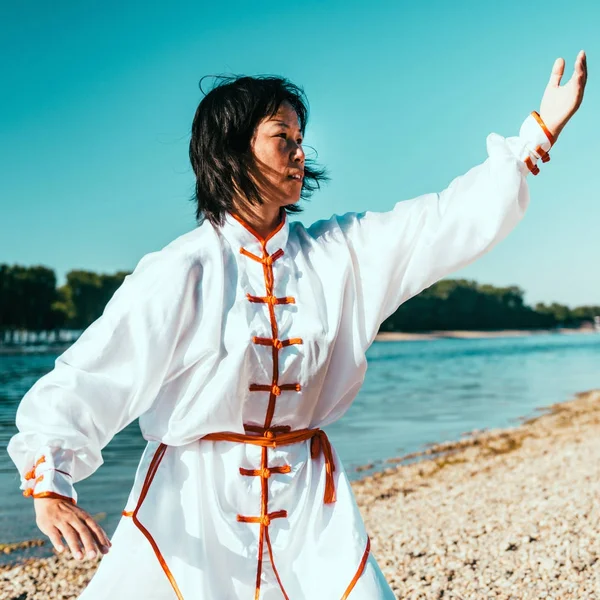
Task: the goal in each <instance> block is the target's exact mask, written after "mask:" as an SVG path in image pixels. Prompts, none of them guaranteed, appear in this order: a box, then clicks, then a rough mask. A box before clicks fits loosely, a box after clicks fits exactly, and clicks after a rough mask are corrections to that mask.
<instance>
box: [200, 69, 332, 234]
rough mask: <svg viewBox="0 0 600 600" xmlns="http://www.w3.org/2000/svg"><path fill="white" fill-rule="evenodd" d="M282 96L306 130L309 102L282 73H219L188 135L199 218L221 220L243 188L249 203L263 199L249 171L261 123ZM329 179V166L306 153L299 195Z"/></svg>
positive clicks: (305, 195) (292, 206)
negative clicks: (253, 145)
mask: <svg viewBox="0 0 600 600" xmlns="http://www.w3.org/2000/svg"><path fill="white" fill-rule="evenodd" d="M200 83H201V84H202V81H201V82H200ZM283 102H289V103H290V104H291V105H292V108H293V109H294V111H295V112H296V114H297V115H298V121H299V124H300V130H301V131H302V134H304V130H305V128H306V123H307V120H308V103H307V100H306V96H305V94H304V92H303V90H302V89H301V88H299V87H298V86H296V85H294V84H293V83H291V82H290V81H288V80H287V79H284V78H282V77H268V76H261V77H247V76H240V77H236V76H231V77H226V76H220V77H217V78H216V82H215V85H214V87H213V88H212V89H211V90H210V91H209V92H208V93H207V94H206V95H205V96H204V98H202V100H201V102H200V104H199V106H198V108H197V110H196V114H195V116H194V122H193V124H192V138H191V140H190V161H191V163H192V168H193V169H194V173H195V174H196V193H195V198H194V199H195V201H196V205H197V208H196V218H197V219H198V220H199V221H201V220H202V219H204V218H206V219H208V220H209V221H210V222H211V223H213V224H215V225H222V224H223V220H224V217H225V213H226V212H229V211H231V210H232V209H233V208H234V198H235V197H236V196H239V194H240V192H241V194H242V196H243V197H244V198H245V199H246V200H247V201H248V202H249V203H250V204H255V205H260V204H263V200H262V199H261V197H260V192H259V189H258V187H257V185H256V183H255V182H254V180H253V179H252V178H251V177H250V176H249V173H251V172H252V168H253V167H254V159H253V155H252V151H251V141H252V138H253V135H254V132H255V130H256V127H257V126H258V124H259V123H260V122H261V121H262V120H263V119H265V118H269V117H272V116H274V115H275V114H276V113H277V111H278V110H279V107H280V106H281V104H282V103H283ZM326 180H327V176H326V174H325V170H324V169H322V168H320V167H318V166H317V165H315V164H314V162H313V161H312V160H309V159H307V160H306V161H305V165H304V181H303V183H302V192H301V194H300V197H301V198H303V199H306V198H308V197H309V196H311V195H312V193H313V192H314V191H315V190H317V189H319V187H320V183H321V182H323V181H326ZM284 209H285V210H286V211H287V212H288V213H295V212H300V211H301V210H302V209H301V208H300V207H298V206H296V205H295V204H289V205H287V206H285V207H284Z"/></svg>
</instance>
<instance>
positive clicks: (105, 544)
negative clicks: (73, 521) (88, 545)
mask: <svg viewBox="0 0 600 600" xmlns="http://www.w3.org/2000/svg"><path fill="white" fill-rule="evenodd" d="M84 522H85V524H86V525H87V526H88V527H89V529H90V531H91V532H92V534H93V535H94V537H95V538H96V542H97V544H98V545H99V547H100V551H101V552H103V553H104V554H106V553H107V552H108V549H109V548H110V546H111V543H110V540H109V539H108V536H107V535H106V533H104V529H102V527H100V525H98V523H96V521H94V519H92V517H88V518H87V519H84Z"/></svg>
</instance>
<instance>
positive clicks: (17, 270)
mask: <svg viewBox="0 0 600 600" xmlns="http://www.w3.org/2000/svg"><path fill="white" fill-rule="evenodd" d="M127 274H128V273H126V272H119V273H115V274H114V275H101V274H98V273H93V272H90V271H70V272H69V273H68V274H67V282H66V283H65V285H63V286H61V287H58V288H57V287H56V274H55V273H54V271H53V270H52V269H48V268H47V267H41V266H40V267H21V266H9V265H0V329H1V330H5V331H6V330H17V329H25V330H28V331H49V330H54V329H61V328H70V329H84V328H86V327H87V326H88V325H90V324H91V323H92V322H93V321H95V320H96V319H97V318H98V317H99V316H100V315H101V314H102V311H103V310H104V307H105V306H106V303H107V302H108V301H109V300H110V298H111V296H112V295H113V294H114V293H115V291H116V290H117V288H118V287H119V286H120V285H121V283H123V280H124V279H125V277H126V275H127ZM523 296H524V292H523V290H521V289H520V288H518V287H514V286H511V287H502V288H500V287H494V286H492V285H480V284H478V283H476V282H474V281H468V280H466V279H447V280H444V281H440V282H438V283H436V284H434V285H432V286H431V287H430V288H428V289H426V290H424V291H423V292H421V293H420V294H419V295H418V296H415V297H414V298H412V299H410V300H409V301H408V302H405V303H404V304H403V305H402V306H401V307H400V308H399V309H398V310H397V311H396V312H395V313H394V314H393V315H392V316H391V317H389V318H388V319H387V320H386V321H385V322H384V323H383V325H382V327H381V331H410V332H418V331H433V330H448V329H463V330H493V329H547V328H553V327H558V326H562V327H578V326H580V325H582V324H583V323H586V322H592V321H593V320H594V317H595V316H597V315H600V306H581V307H578V308H574V309H571V308H569V307H568V306H564V305H562V304H550V305H545V304H537V305H536V306H535V307H533V308H532V307H529V306H527V305H525V304H524V302H523Z"/></svg>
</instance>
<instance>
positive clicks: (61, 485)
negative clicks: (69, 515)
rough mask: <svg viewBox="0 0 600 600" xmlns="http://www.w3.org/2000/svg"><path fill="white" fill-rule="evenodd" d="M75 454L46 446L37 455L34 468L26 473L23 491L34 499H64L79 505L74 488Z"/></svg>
mask: <svg viewBox="0 0 600 600" xmlns="http://www.w3.org/2000/svg"><path fill="white" fill-rule="evenodd" d="M73 459H74V456H73V452H72V451H71V450H62V449H57V448H54V449H53V448H50V447H48V446H45V447H43V448H40V449H39V450H38V452H37V453H36V455H35V462H34V464H33V465H32V468H31V469H30V470H29V471H28V472H27V473H25V475H24V477H23V480H22V484H21V489H22V490H23V495H24V496H31V497H33V498H63V499H65V500H70V501H71V502H73V503H74V504H76V503H77V493H76V492H75V488H74V487H73V480H72V476H71V473H72V472H73Z"/></svg>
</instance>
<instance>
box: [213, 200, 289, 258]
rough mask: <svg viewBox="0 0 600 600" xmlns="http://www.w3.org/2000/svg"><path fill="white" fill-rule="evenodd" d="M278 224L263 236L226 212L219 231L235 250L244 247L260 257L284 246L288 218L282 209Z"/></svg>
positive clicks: (235, 216)
mask: <svg viewBox="0 0 600 600" xmlns="http://www.w3.org/2000/svg"><path fill="white" fill-rule="evenodd" d="M281 214H282V217H281V221H280V222H279V225H277V227H276V228H275V229H274V230H273V231H272V232H271V233H270V234H269V235H268V236H267V237H266V238H263V237H262V236H261V235H259V234H258V233H257V232H256V231H254V229H252V227H251V226H250V225H249V224H248V223H246V222H245V221H244V220H242V219H241V218H240V217H238V216H237V215H234V214H232V213H227V215H226V217H225V223H224V224H223V226H222V227H221V233H222V234H223V236H224V237H225V238H226V239H227V240H228V241H229V243H230V244H231V245H232V247H233V249H234V250H235V251H238V250H240V249H241V248H245V249H246V250H247V251H248V252H251V253H252V254H255V255H256V256H260V257H262V256H263V255H264V253H265V252H266V253H267V254H274V253H275V252H276V251H277V250H279V249H280V248H281V249H283V248H285V245H286V243H287V239H288V233H289V228H290V225H289V220H288V218H287V214H286V212H285V211H284V210H282V211H281Z"/></svg>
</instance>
